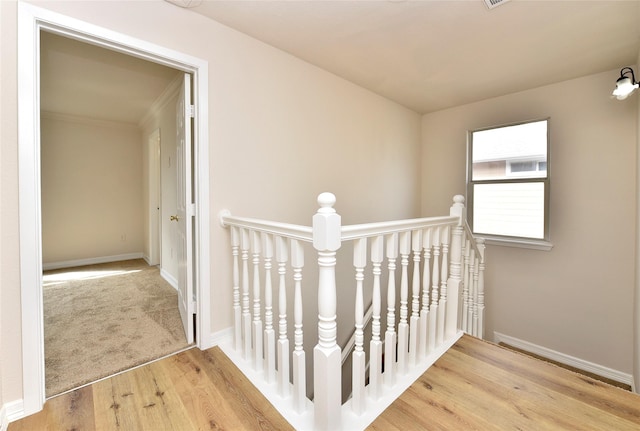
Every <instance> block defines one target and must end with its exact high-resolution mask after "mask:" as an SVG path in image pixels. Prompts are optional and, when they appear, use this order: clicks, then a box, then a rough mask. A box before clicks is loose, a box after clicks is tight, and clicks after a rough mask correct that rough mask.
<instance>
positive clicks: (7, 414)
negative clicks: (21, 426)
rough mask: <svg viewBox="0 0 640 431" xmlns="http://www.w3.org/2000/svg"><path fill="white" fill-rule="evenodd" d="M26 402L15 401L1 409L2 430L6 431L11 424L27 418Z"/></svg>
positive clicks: (0, 424) (0, 422) (0, 427)
mask: <svg viewBox="0 0 640 431" xmlns="http://www.w3.org/2000/svg"><path fill="white" fill-rule="evenodd" d="M25 416H26V415H25V411H24V401H23V400H21V399H20V400H15V401H11V402H8V403H5V404H3V405H2V408H0V430H1V431H6V430H7V428H8V427H9V423H10V422H15V421H17V420H18V419H22V418H23V417H25Z"/></svg>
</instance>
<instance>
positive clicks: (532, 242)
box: [478, 235, 553, 251]
mask: <svg viewBox="0 0 640 431" xmlns="http://www.w3.org/2000/svg"><path fill="white" fill-rule="evenodd" d="M478 236H479V237H481V238H484V240H485V244H488V245H498V246H501V247H516V248H527V249H530V250H542V251H550V250H551V249H552V248H553V244H552V243H550V242H549V241H545V240H543V239H523V238H502V237H498V236H483V235H478Z"/></svg>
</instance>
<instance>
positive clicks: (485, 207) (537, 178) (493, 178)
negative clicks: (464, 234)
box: [467, 120, 549, 243]
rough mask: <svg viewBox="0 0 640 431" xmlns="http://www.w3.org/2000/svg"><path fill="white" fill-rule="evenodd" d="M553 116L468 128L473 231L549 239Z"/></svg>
mask: <svg viewBox="0 0 640 431" xmlns="http://www.w3.org/2000/svg"><path fill="white" fill-rule="evenodd" d="M548 123H549V121H548V120H541V121H532V122H527V123H521V124H513V125H508V126H502V127H494V128H488V129H482V130H475V131H472V132H470V133H469V162H468V166H469V172H468V177H467V178H468V180H467V197H468V201H469V209H468V211H469V222H470V225H471V229H472V230H473V232H474V233H476V234H479V235H486V236H488V237H489V238H493V239H495V240H501V239H502V240H505V241H507V242H510V243H514V242H518V241H523V242H526V241H529V242H531V241H534V242H536V241H538V242H540V243H543V242H546V241H548V240H549V223H548V214H549V208H548V203H549V171H548V166H549V161H548V153H549V139H548V136H549V133H548Z"/></svg>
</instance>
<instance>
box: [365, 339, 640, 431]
mask: <svg viewBox="0 0 640 431" xmlns="http://www.w3.org/2000/svg"><path fill="white" fill-rule="evenodd" d="M369 429H370V430H385V431H388V430H396V429H397V430H532V431H533V430H535V431H544V430H572V431H574V430H585V431H587V430H598V431H627V430H629V431H630V430H636V431H637V430H640V396H638V395H636V394H633V393H630V392H627V391H624V390H622V389H620V388H616V387H614V386H611V385H608V384H606V383H603V382H600V381H597V380H594V379H592V378H590V377H587V376H584V375H581V374H577V373H574V372H571V371H568V370H566V369H563V368H560V367H558V366H556V365H553V364H550V363H548V362H543V361H540V360H538V359H535V358H531V357H529V356H525V355H523V354H520V353H516V352H513V351H511V350H508V349H506V348H503V347H499V346H496V345H494V344H491V343H487V342H485V341H482V340H478V339H476V338H473V337H469V336H466V335H465V336H463V337H462V338H461V339H460V340H459V341H458V342H457V343H456V344H455V345H454V346H453V348H451V349H450V350H449V351H448V352H447V353H446V354H445V355H443V356H442V357H441V358H440V359H439V360H438V361H437V362H436V363H435V364H434V365H433V366H432V367H431V368H430V369H429V370H427V372H426V373H424V374H423V375H422V376H421V377H420V379H418V380H417V381H416V382H415V383H414V384H413V385H412V386H411V387H410V388H409V389H407V391H405V392H404V393H403V394H402V396H401V397H400V398H399V399H398V400H396V401H395V402H394V403H393V404H392V405H391V406H390V407H389V408H388V409H387V410H385V411H384V412H383V413H382V415H381V416H379V417H378V418H377V419H376V420H375V421H374V422H373V423H372V424H371V426H370V427H369Z"/></svg>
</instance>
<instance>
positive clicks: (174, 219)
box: [169, 215, 180, 221]
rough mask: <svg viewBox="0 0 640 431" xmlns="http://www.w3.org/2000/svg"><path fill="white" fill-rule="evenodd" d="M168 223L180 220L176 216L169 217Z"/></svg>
mask: <svg viewBox="0 0 640 431" xmlns="http://www.w3.org/2000/svg"><path fill="white" fill-rule="evenodd" d="M169 220H170V221H178V220H180V218H179V217H178V216H177V215H172V216H171V217H169Z"/></svg>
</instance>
